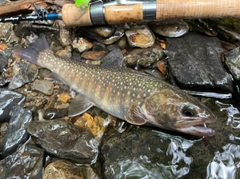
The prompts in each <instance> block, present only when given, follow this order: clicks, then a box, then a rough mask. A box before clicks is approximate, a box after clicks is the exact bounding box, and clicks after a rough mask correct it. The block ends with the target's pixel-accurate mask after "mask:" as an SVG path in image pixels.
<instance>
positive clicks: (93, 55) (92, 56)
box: [81, 51, 106, 60]
mask: <svg viewBox="0 0 240 179" xmlns="http://www.w3.org/2000/svg"><path fill="white" fill-rule="evenodd" d="M105 54H106V51H87V52H83V53H82V55H81V57H82V58H84V59H86V60H101V59H102V58H103V57H104V56H105Z"/></svg>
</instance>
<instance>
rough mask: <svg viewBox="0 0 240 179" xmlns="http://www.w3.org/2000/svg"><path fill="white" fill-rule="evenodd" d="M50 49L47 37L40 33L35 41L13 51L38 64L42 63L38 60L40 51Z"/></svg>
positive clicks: (20, 56)
mask: <svg viewBox="0 0 240 179" xmlns="http://www.w3.org/2000/svg"><path fill="white" fill-rule="evenodd" d="M45 49H50V47H49V45H48V43H47V40H46V37H45V35H43V34H40V36H39V38H38V39H35V41H34V42H33V43H32V44H31V45H30V46H29V47H27V48H20V49H15V50H13V53H14V54H15V55H16V56H17V57H19V58H22V59H26V60H27V61H29V62H31V63H34V64H36V65H40V64H39V62H38V59H37V57H38V54H39V52H41V51H43V50H45Z"/></svg>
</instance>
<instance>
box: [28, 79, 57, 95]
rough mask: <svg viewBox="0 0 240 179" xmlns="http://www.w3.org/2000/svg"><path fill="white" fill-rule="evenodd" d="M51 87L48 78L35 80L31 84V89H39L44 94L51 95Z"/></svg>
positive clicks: (51, 84)
mask: <svg viewBox="0 0 240 179" xmlns="http://www.w3.org/2000/svg"><path fill="white" fill-rule="evenodd" d="M53 87H54V84H53V82H52V81H48V80H35V81H34V82H33V84H32V90H36V91H39V92H41V93H43V94H45V95H52V94H53Z"/></svg>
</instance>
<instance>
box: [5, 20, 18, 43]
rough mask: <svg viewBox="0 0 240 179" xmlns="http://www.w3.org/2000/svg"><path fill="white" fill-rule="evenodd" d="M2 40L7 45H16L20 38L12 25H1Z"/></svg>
mask: <svg viewBox="0 0 240 179" xmlns="http://www.w3.org/2000/svg"><path fill="white" fill-rule="evenodd" d="M0 40H1V41H3V42H6V43H16V42H18V41H19V38H18V37H17V36H16V35H15V33H14V31H13V24H12V23H8V22H7V23H0Z"/></svg>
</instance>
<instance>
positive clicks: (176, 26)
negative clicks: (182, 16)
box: [151, 19, 189, 37]
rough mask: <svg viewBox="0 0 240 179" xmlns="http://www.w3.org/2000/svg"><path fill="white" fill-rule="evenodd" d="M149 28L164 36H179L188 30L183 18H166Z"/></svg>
mask: <svg viewBox="0 0 240 179" xmlns="http://www.w3.org/2000/svg"><path fill="white" fill-rule="evenodd" d="M151 29H152V30H153V31H154V32H155V33H157V34H159V35H162V36H164V37H181V36H183V35H185V34H186V33H187V32H188V31H189V26H188V24H187V23H186V22H185V21H183V20H179V19H178V20H176V19H168V20H163V21H160V22H158V23H156V25H153V26H152V28H151Z"/></svg>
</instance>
